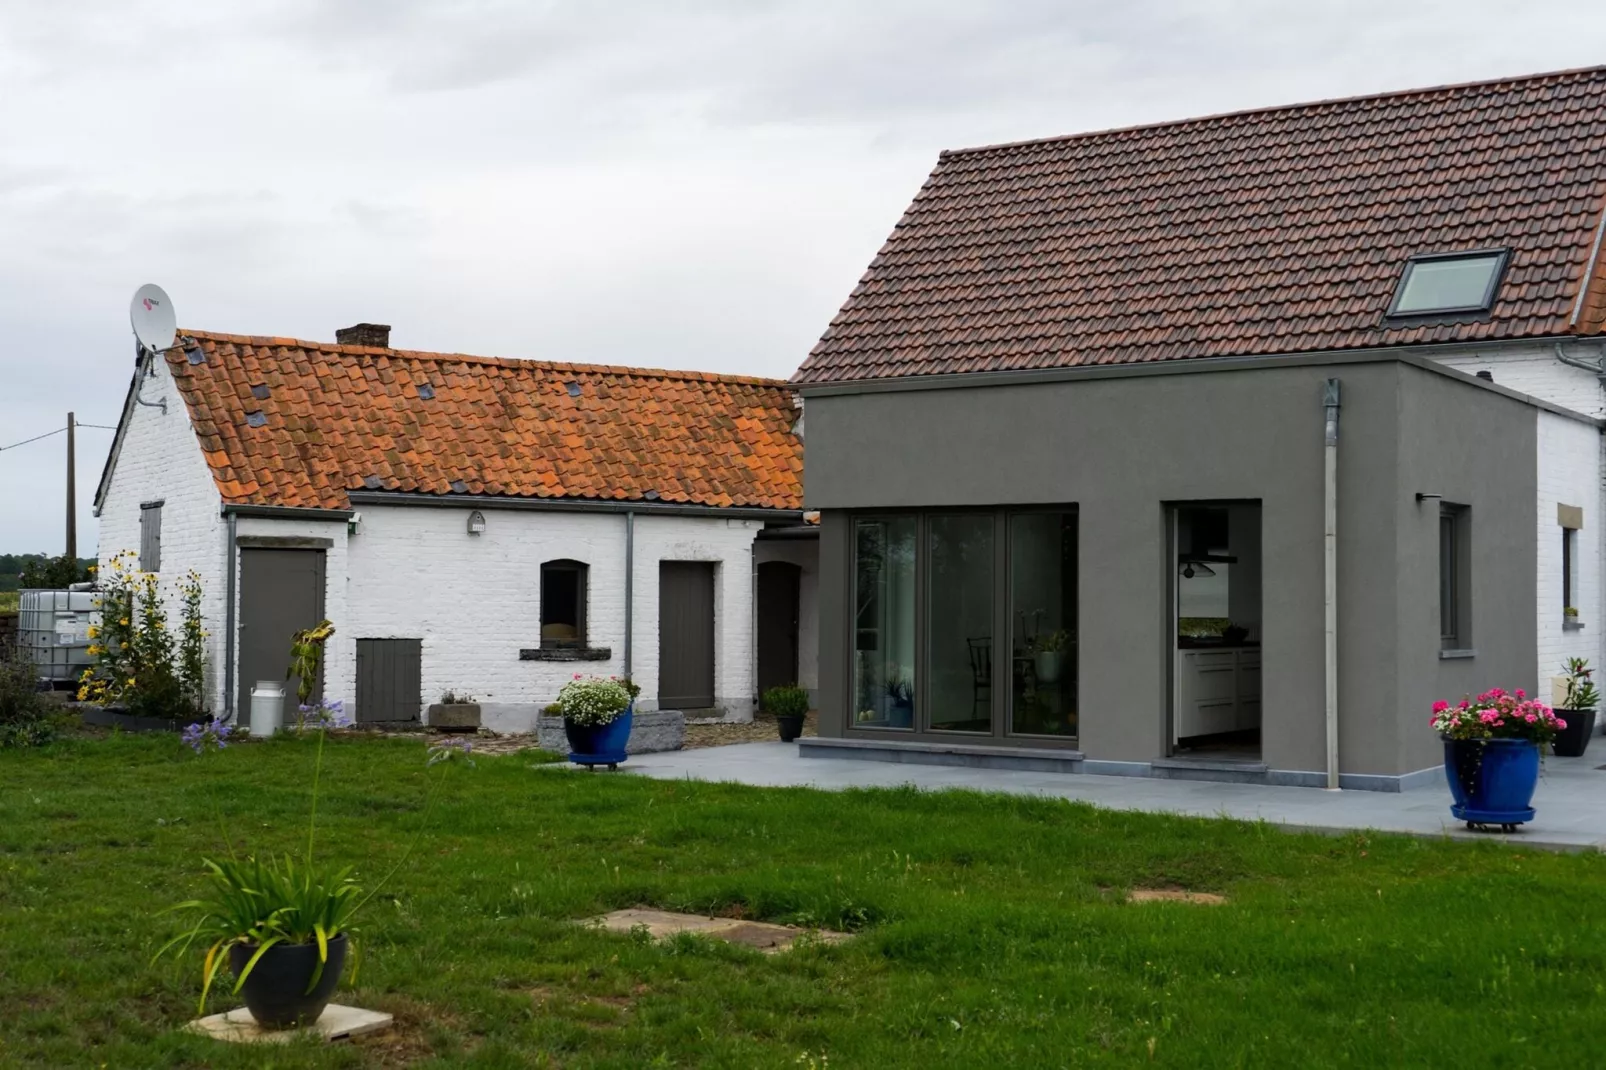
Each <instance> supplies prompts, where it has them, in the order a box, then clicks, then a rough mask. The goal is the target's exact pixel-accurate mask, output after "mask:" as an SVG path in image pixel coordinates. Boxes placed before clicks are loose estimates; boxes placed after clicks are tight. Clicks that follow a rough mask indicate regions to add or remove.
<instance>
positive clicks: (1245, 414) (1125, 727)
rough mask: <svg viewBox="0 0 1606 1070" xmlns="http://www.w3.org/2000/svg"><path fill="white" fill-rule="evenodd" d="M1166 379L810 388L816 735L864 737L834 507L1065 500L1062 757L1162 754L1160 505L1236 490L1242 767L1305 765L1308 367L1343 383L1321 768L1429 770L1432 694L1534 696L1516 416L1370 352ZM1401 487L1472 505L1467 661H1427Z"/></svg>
mask: <svg viewBox="0 0 1606 1070" xmlns="http://www.w3.org/2000/svg"><path fill="white" fill-rule="evenodd" d="M1167 371H1168V374H1160V375H1155V374H1143V373H1142V372H1141V371H1138V372H1135V373H1134V374H1133V375H1131V376H1128V377H1112V376H1108V375H1107V374H1106V375H1104V376H1099V377H1089V378H1086V379H1081V380H1076V379H1071V380H1067V381H1060V382H1037V383H1030V384H1022V385H1007V384H1006V385H986V386H978V387H971V388H967V387H963V386H957V387H956V386H951V385H950V386H947V387H945V388H944V389H937V390H921V389H911V390H904V391H885V390H871V391H866V392H863V393H850V392H843V391H840V389H839V390H837V391H832V392H825V393H821V394H819V395H814V394H812V393H810V395H809V397H808V401H807V405H808V419H809V440H808V464H807V468H806V471H805V504H806V507H807V508H810V509H819V510H821V511H822V538H821V547H820V570H821V571H820V576H821V585H820V587H821V589H820V607H821V608H820V623H821V650H820V676H821V724H820V731H821V734H822V735H825V736H843V735H848V736H853V737H863V736H868V735H871V734H872V733H869V732H865V731H864V730H859V729H849V728H848V727H847V723H846V722H847V717H846V709H845V707H846V700H847V689H848V682H847V674H848V657H849V652H848V645H847V644H848V636H849V635H850V634H851V631H852V623H851V621H849V620H848V617H847V613H848V605H849V603H848V600H847V594H848V584H849V564H850V560H849V557H850V546H849V536H850V520H851V514H852V512H853V511H855V510H878V509H898V508H913V507H931V506H982V505H995V506H996V505H1007V504H1055V503H1065V504H1070V503H1075V504H1076V505H1077V506H1078V507H1079V515H1080V536H1081V541H1080V547H1081V559H1080V565H1081V605H1080V620H1081V649H1080V655H1081V659H1080V672H1081V693H1080V707H1081V725H1082V727H1081V736H1080V739H1079V740H1078V743H1077V747H1078V749H1079V750H1081V751H1082V752H1083V753H1084V754H1085V755H1086V756H1087V758H1088V759H1089V760H1101V761H1119V762H1151V761H1153V760H1154V759H1157V758H1161V757H1163V756H1164V755H1165V753H1166V747H1167V739H1166V724H1167V721H1166V714H1167V704H1168V698H1167V670H1166V665H1167V658H1168V657H1169V650H1170V647H1171V637H1170V636H1169V635H1168V634H1167V633H1168V627H1169V614H1168V610H1167V606H1166V580H1167V577H1168V575H1169V568H1170V567H1171V566H1170V564H1169V563H1168V561H1167V548H1166V538H1165V524H1164V517H1165V506H1166V503H1168V502H1175V501H1196V500H1211V499H1218V500H1220V499H1239V500H1242V499H1257V500H1259V501H1260V502H1261V504H1262V532H1263V539H1264V543H1263V561H1262V569H1263V605H1262V615H1263V627H1264V645H1263V648H1262V656H1263V669H1262V701H1263V739H1262V757H1263V759H1264V761H1265V763H1266V764H1267V766H1268V767H1269V768H1270V769H1272V770H1290V771H1298V770H1319V769H1321V768H1322V767H1323V765H1324V762H1325V755H1324V753H1323V738H1324V728H1323V675H1322V672H1323V632H1322V408H1321V384H1322V382H1323V380H1325V379H1327V378H1337V379H1339V380H1340V381H1341V383H1342V391H1343V409H1342V426H1341V446H1340V461H1339V535H1338V540H1339V541H1338V545H1339V560H1338V570H1339V586H1340V595H1339V597H1340V617H1339V659H1340V669H1339V688H1340V727H1341V734H1340V746H1339V752H1340V764H1341V768H1342V770H1343V771H1344V772H1345V773H1351V774H1371V775H1381V776H1390V777H1396V776H1401V775H1404V774H1408V773H1412V772H1414V771H1416V770H1421V769H1424V768H1427V767H1430V766H1432V765H1434V764H1435V763H1436V762H1437V761H1438V760H1439V755H1438V744H1437V741H1436V739H1435V738H1434V736H1433V735H1432V733H1431V732H1430V731H1429V730H1428V727H1427V718H1428V712H1429V707H1430V704H1431V702H1432V700H1433V699H1434V698H1435V697H1447V698H1448V697H1455V696H1459V695H1461V694H1465V693H1470V692H1475V691H1478V690H1482V689H1484V688H1487V687H1490V686H1494V685H1501V686H1505V687H1525V688H1529V689H1533V688H1534V686H1535V683H1536V681H1535V680H1534V679H1533V675H1534V668H1533V664H1534V662H1533V650H1534V645H1535V641H1536V635H1535V629H1536V625H1535V621H1534V614H1533V610H1532V607H1533V605H1534V599H1535V583H1536V579H1535V568H1536V557H1535V554H1536V551H1535V546H1534V538H1535V534H1534V526H1533V515H1532V514H1533V502H1534V495H1535V493H1536V487H1535V481H1536V471H1537V452H1536V451H1537V435H1536V426H1537V422H1536V410H1535V408H1534V407H1533V406H1532V405H1531V404H1529V403H1527V402H1525V401H1524V400H1523V399H1521V398H1519V397H1514V396H1513V395H1512V394H1511V392H1510V391H1502V390H1498V389H1492V388H1488V387H1487V385H1486V384H1483V383H1480V382H1478V381H1477V380H1474V379H1472V378H1470V377H1468V376H1465V375H1462V374H1460V373H1456V372H1450V371H1445V370H1436V369H1429V368H1425V367H1420V366H1418V365H1417V363H1416V362H1414V361H1408V360H1404V361H1402V360H1397V359H1393V358H1386V357H1385V358H1379V359H1376V360H1373V361H1368V362H1360V361H1354V360H1348V361H1333V362H1310V363H1303V364H1278V365H1276V366H1263V367H1255V368H1243V367H1242V366H1241V365H1239V366H1238V367H1235V368H1230V369H1222V370H1211V369H1208V368H1206V367H1201V368H1200V370H1199V371H1197V372H1182V371H1178V370H1176V369H1168V370H1167ZM1106 372H1107V370H1106ZM1418 492H1424V493H1436V494H1441V495H1443V500H1444V501H1447V502H1460V503H1464V504H1467V505H1469V506H1471V508H1472V531H1473V535H1472V576H1473V583H1472V586H1473V589H1472V602H1473V606H1472V613H1473V620H1472V633H1473V637H1474V638H1473V643H1474V646H1475V648H1476V650H1477V655H1476V657H1473V658H1469V659H1462V660H1453V661H1452V660H1442V659H1441V658H1440V657H1439V645H1440V644H1439V630H1438V612H1439V610H1438V541H1437V540H1438V520H1437V518H1438V502H1437V501H1436V500H1432V499H1430V500H1428V501H1426V502H1424V503H1418V501H1417V500H1416V497H1415V496H1416V494H1417V493H1418ZM874 734H875V735H878V736H880V737H881V738H890V737H894V736H896V735H901V736H902V737H903V738H911V736H910V734H908V733H889V732H884V731H883V732H880V733H874ZM913 738H926V739H933V738H942V737H940V736H938V737H931V736H924V737H920V736H915V737H913ZM1000 742H1007V743H1008V744H1009V745H1010V746H1017V747H1019V746H1032V745H1033V744H1032V743H1031V742H1030V741H1028V740H1025V739H1020V740H1015V739H1011V740H1007V741H1003V740H1001V741H1000ZM1038 745H1043V744H1038Z"/></svg>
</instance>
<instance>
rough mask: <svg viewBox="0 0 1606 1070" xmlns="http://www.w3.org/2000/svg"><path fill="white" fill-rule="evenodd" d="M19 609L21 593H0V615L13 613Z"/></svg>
mask: <svg viewBox="0 0 1606 1070" xmlns="http://www.w3.org/2000/svg"><path fill="white" fill-rule="evenodd" d="M21 607H22V592H21V591H0V613H15V612H17V610H19V609H20V608H21Z"/></svg>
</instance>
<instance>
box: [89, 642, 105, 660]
mask: <svg viewBox="0 0 1606 1070" xmlns="http://www.w3.org/2000/svg"><path fill="white" fill-rule="evenodd" d="M101 653H102V651H101V649H100V647H98V646H95V645H93V644H91V645H90V647H89V656H90V657H92V658H96V657H99V656H100V655H101Z"/></svg>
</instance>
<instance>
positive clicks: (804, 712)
mask: <svg viewBox="0 0 1606 1070" xmlns="http://www.w3.org/2000/svg"><path fill="white" fill-rule="evenodd" d="M760 705H761V706H762V707H763V709H764V712H765V713H768V714H771V715H773V716H774V717H775V724H776V727H777V728H779V729H780V732H781V742H782V743H791V742H792V741H793V740H795V739H797V737H798V736H800V735H802V734H803V719H804V718H805V717H807V716H808V713H809V693H808V691H807V690H805V689H804V688H801V687H799V686H797V685H796V684H783V685H782V686H780V687H772V688H770V689H769V690H768V691H766V692H764V697H763V701H762V702H761V703H760Z"/></svg>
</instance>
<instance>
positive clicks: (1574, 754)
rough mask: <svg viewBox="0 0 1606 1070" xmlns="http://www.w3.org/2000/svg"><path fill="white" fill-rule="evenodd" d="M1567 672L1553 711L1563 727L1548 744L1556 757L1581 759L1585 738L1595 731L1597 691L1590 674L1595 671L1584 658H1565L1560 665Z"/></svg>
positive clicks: (1585, 744) (1586, 740) (1584, 748)
mask: <svg viewBox="0 0 1606 1070" xmlns="http://www.w3.org/2000/svg"><path fill="white" fill-rule="evenodd" d="M1562 668H1563V670H1564V671H1565V672H1566V674H1567V694H1566V695H1565V696H1564V697H1563V699H1562V705H1561V708H1560V709H1558V710H1557V711H1556V712H1557V713H1559V714H1561V715H1562V717H1563V719H1565V720H1566V722H1567V726H1566V727H1565V728H1563V729H1561V730H1560V731H1559V732H1557V733H1556V741H1555V742H1554V743H1552V744H1551V749H1552V750H1553V751H1555V753H1556V756H1557V757H1558V758H1581V757H1583V754H1584V751H1586V750H1588V749H1589V737H1590V735H1591V734H1592V733H1593V732H1594V731H1595V708H1596V707H1597V706H1599V705H1600V693H1599V692H1598V691H1596V690H1595V681H1594V680H1593V679H1592V677H1593V676H1594V675H1595V670H1594V669H1591V668H1590V667H1589V660H1588V659H1587V658H1568V659H1567V660H1566V662H1565V663H1564V664H1563V666H1562Z"/></svg>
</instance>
